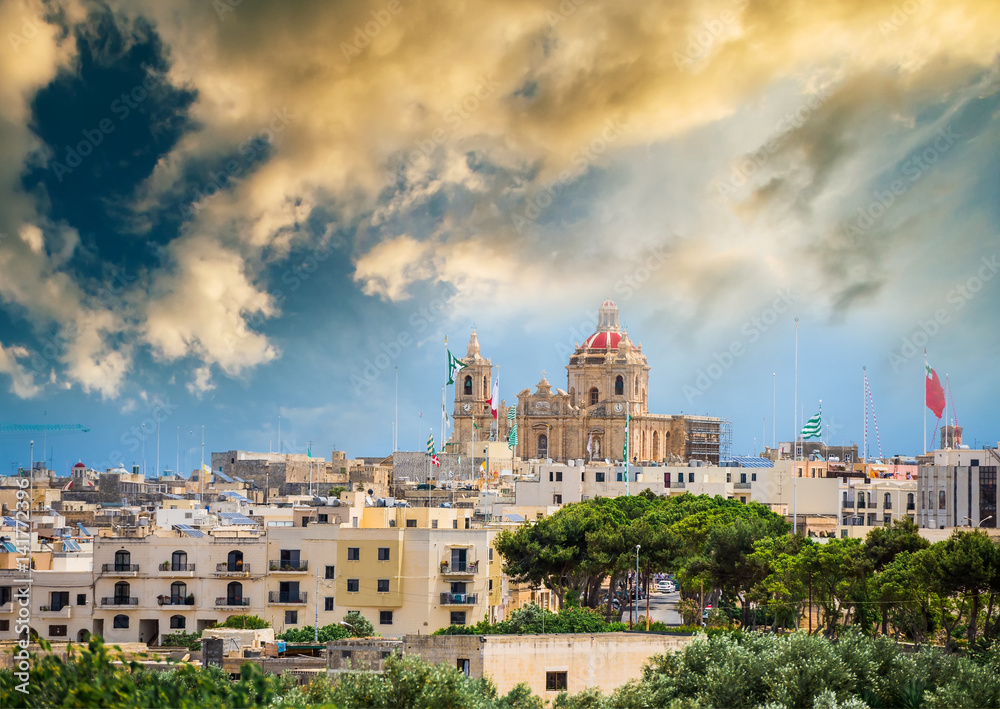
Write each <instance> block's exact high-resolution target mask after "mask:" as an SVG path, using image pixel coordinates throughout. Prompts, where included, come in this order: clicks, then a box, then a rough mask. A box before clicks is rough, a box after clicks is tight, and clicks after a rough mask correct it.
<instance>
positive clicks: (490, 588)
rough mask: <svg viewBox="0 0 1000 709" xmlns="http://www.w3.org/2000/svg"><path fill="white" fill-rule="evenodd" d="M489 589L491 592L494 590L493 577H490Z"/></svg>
mask: <svg viewBox="0 0 1000 709" xmlns="http://www.w3.org/2000/svg"><path fill="white" fill-rule="evenodd" d="M489 590H490V591H491V592H492V591H493V579H490V587H489Z"/></svg>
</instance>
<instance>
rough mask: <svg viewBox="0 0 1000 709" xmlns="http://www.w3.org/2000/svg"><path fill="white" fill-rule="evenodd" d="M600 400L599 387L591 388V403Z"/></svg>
mask: <svg viewBox="0 0 1000 709" xmlns="http://www.w3.org/2000/svg"><path fill="white" fill-rule="evenodd" d="M599 400H600V394H599V393H598V391H597V387H594V388H592V389H591V390H590V405H591V406H594V405H595V404H596V403H597V402H598V401H599Z"/></svg>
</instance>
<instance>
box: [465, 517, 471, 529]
mask: <svg viewBox="0 0 1000 709" xmlns="http://www.w3.org/2000/svg"><path fill="white" fill-rule="evenodd" d="M470 522H472V518H471V517H466V518H465V528H466V529H472V526H471V524H470Z"/></svg>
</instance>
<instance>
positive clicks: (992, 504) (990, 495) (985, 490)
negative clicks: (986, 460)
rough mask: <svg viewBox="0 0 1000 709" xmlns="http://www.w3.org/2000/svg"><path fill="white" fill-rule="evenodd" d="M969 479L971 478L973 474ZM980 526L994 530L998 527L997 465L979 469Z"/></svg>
mask: <svg viewBox="0 0 1000 709" xmlns="http://www.w3.org/2000/svg"><path fill="white" fill-rule="evenodd" d="M969 477H970V478H971V473H970V476H969ZM969 482H971V480H970V481H969ZM978 526H980V527H992V528H994V529H995V528H996V526H997V466H995V465H984V466H982V467H980V468H979V525H978Z"/></svg>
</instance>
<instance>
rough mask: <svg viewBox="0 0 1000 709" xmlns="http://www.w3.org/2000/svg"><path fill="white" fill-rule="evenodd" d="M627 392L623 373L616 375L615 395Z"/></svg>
mask: <svg viewBox="0 0 1000 709" xmlns="http://www.w3.org/2000/svg"><path fill="white" fill-rule="evenodd" d="M624 393H625V379H624V378H623V377H622V375H620V374H619V375H618V376H617V377H615V396H621V395H622V394H624Z"/></svg>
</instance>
